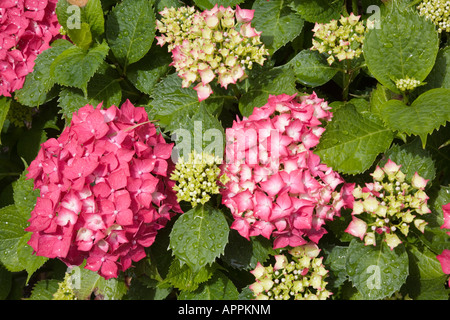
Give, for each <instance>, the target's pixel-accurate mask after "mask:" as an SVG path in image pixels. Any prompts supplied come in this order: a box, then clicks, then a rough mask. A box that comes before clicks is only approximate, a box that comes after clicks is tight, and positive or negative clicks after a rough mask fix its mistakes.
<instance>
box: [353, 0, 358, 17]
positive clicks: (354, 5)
mask: <svg viewBox="0 0 450 320" xmlns="http://www.w3.org/2000/svg"><path fill="white" fill-rule="evenodd" d="M352 11H353V14H354V15H355V16H357V15H358V12H359V10H358V0H352Z"/></svg>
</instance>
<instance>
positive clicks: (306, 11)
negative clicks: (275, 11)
mask: <svg viewBox="0 0 450 320" xmlns="http://www.w3.org/2000/svg"><path fill="white" fill-rule="evenodd" d="M291 6H292V8H294V9H295V10H296V11H297V12H298V13H299V14H300V15H301V16H302V18H303V19H305V20H306V21H308V22H313V23H315V22H318V23H328V22H330V21H331V20H332V19H339V18H340V16H341V11H342V8H343V7H344V0H309V1H304V0H294V1H293V3H292V5H291ZM355 14H356V13H355Z"/></svg>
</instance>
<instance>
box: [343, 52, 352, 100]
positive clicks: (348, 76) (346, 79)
mask: <svg viewBox="0 0 450 320" xmlns="http://www.w3.org/2000/svg"><path fill="white" fill-rule="evenodd" d="M342 74H343V78H342V86H343V89H342V98H343V99H344V101H347V99H348V92H349V89H350V82H351V81H352V74H353V70H352V69H351V67H350V60H347V68H346V69H345V70H344V71H343V73H342Z"/></svg>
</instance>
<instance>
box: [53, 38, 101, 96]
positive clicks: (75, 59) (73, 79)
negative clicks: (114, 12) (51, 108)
mask: <svg viewBox="0 0 450 320" xmlns="http://www.w3.org/2000/svg"><path fill="white" fill-rule="evenodd" d="M108 51H109V48H108V45H107V44H106V42H103V43H102V44H100V45H98V46H95V47H93V48H91V49H89V50H83V49H81V48H79V47H77V46H72V47H70V48H68V49H66V50H65V51H64V52H63V53H61V54H60V55H59V56H58V57H57V58H56V59H55V60H54V61H53V63H52V64H51V66H50V75H51V76H52V77H53V78H54V79H55V82H57V83H59V84H61V85H63V86H68V87H75V88H79V89H82V90H83V92H84V93H85V95H87V84H88V82H89V80H90V79H91V78H92V76H93V75H94V74H95V72H96V71H97V70H98V68H99V67H100V65H101V64H102V63H103V61H104V59H105V58H106V55H107V54H108Z"/></svg>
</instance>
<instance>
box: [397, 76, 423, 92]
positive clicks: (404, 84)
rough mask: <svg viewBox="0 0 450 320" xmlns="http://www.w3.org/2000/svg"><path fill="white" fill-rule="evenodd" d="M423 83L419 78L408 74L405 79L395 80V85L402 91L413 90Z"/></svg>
mask: <svg viewBox="0 0 450 320" xmlns="http://www.w3.org/2000/svg"><path fill="white" fill-rule="evenodd" d="M421 84H422V82H420V81H419V80H416V79H414V78H409V77H408V76H406V78H405V79H399V80H396V81H395V86H396V87H397V89H399V90H400V91H411V90H413V89H414V88H416V87H418V86H420V85H421Z"/></svg>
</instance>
